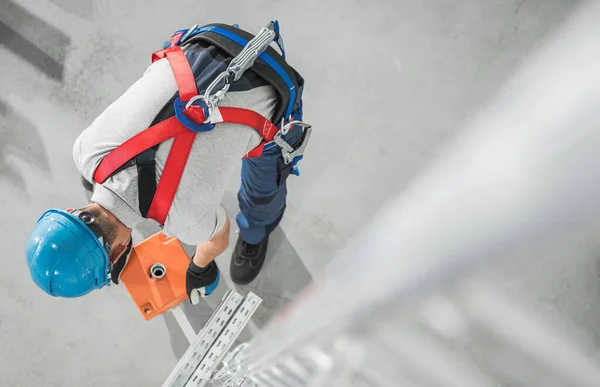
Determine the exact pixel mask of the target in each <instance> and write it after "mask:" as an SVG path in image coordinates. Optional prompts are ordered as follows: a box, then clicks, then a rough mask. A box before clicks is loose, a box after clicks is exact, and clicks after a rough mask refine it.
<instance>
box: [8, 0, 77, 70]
mask: <svg viewBox="0 0 600 387" xmlns="http://www.w3.org/2000/svg"><path fill="white" fill-rule="evenodd" d="M0 44H2V45H3V46H4V47H6V48H7V49H9V50H10V51H11V52H13V53H14V54H15V55H17V56H19V57H20V58H21V59H23V60H25V61H27V62H28V63H30V64H31V65H33V66H35V67H36V68H37V69H38V70H40V71H41V72H43V73H44V74H46V75H47V76H48V77H50V78H53V79H56V80H58V81H62V80H63V77H64V64H65V57H66V52H67V50H68V49H69V47H70V44H71V38H70V37H69V36H67V35H65V34H64V33H63V32H61V31H59V30H58V29H56V28H55V27H53V26H51V25H50V24H48V23H46V22H45V21H43V20H41V19H39V18H38V17H37V16H35V15H33V14H31V13H30V12H29V11H27V10H26V9H25V8H23V7H21V6H20V5H18V4H15V3H14V2H13V1H11V0H4V1H2V2H0Z"/></svg>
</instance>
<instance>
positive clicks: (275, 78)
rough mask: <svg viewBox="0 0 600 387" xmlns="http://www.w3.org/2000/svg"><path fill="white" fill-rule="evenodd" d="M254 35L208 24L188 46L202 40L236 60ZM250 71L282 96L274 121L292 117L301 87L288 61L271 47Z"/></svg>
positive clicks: (223, 25)
mask: <svg viewBox="0 0 600 387" xmlns="http://www.w3.org/2000/svg"><path fill="white" fill-rule="evenodd" d="M253 37H254V35H252V34H250V33H249V32H246V31H244V30H242V29H239V28H236V27H232V26H228V25H226V24H209V25H206V26H204V27H201V28H199V29H198V30H197V31H196V32H194V35H192V37H190V38H189V39H188V40H186V41H185V44H188V43H193V42H194V41H198V40H202V41H205V42H208V43H210V44H212V45H214V46H216V47H218V48H220V49H221V50H223V51H225V52H226V53H227V54H228V55H230V56H231V57H232V58H233V57H236V56H237V55H238V54H239V53H240V52H241V51H242V49H243V48H244V46H245V45H246V44H247V43H248V42H249V41H250V40H251V39H252V38H253ZM249 71H254V72H255V73H256V74H257V75H259V76H260V77H261V78H263V79H264V80H265V81H267V82H268V83H269V84H270V85H271V86H272V87H273V88H274V89H275V90H276V91H277V94H278V95H279V101H278V103H277V107H276V109H275V114H274V115H273V117H272V119H271V120H272V121H273V122H274V123H276V124H278V123H280V122H281V120H282V119H287V118H289V117H290V115H291V114H292V111H293V107H294V104H295V102H296V96H297V90H298V87H299V86H300V85H299V82H298V79H297V77H296V75H297V72H296V71H295V70H294V69H293V68H292V67H291V66H290V65H289V64H288V63H287V62H286V61H285V59H284V58H283V57H282V56H281V55H280V54H279V53H278V52H277V51H275V49H274V48H272V47H268V48H267V49H266V51H265V52H263V53H262V54H261V55H260V56H259V57H258V59H257V60H256V62H255V63H254V66H252V67H251V68H250V69H249Z"/></svg>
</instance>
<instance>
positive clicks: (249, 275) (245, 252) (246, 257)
mask: <svg viewBox="0 0 600 387" xmlns="http://www.w3.org/2000/svg"><path fill="white" fill-rule="evenodd" d="M268 245H269V237H266V238H265V239H264V240H263V241H262V242H260V243H259V244H257V245H251V244H249V243H246V242H244V241H243V240H242V237H241V236H238V240H237V242H236V244H235V250H234V251H233V255H232V257H231V265H230V267H229V272H230V274H231V279H232V280H233V282H235V283H236V284H239V285H246V284H249V283H250V282H252V281H254V279H255V278H256V276H257V275H258V273H259V272H260V269H261V268H262V265H263V263H265V257H266V256H267V246H268Z"/></svg>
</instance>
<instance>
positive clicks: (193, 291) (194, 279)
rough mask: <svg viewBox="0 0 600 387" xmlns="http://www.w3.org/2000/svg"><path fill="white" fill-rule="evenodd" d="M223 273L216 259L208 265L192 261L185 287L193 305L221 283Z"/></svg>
mask: <svg viewBox="0 0 600 387" xmlns="http://www.w3.org/2000/svg"><path fill="white" fill-rule="evenodd" d="M220 277H221V273H220V272H219V267H218V266H217V263H216V262H215V261H212V262H211V263H209V264H208V266H206V267H199V266H197V265H196V264H195V263H194V261H193V260H192V261H191V262H190V265H189V266H188V269H187V273H186V277H185V288H186V291H187V295H188V297H189V298H190V302H191V303H192V305H196V304H198V303H199V302H200V299H201V298H202V297H206V296H208V295H210V294H211V293H212V292H213V291H214V290H215V289H216V288H217V286H218V285H219V278H220Z"/></svg>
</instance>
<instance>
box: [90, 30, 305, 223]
mask: <svg viewBox="0 0 600 387" xmlns="http://www.w3.org/2000/svg"><path fill="white" fill-rule="evenodd" d="M199 41H204V42H208V43H209V44H211V45H213V46H215V47H217V48H219V49H221V50H223V51H224V52H225V53H227V54H228V55H229V56H230V57H232V58H233V59H232V60H231V63H230V64H229V66H228V67H227V70H225V71H224V72H222V73H221V74H220V75H218V76H217V77H216V78H215V79H214V81H213V82H212V83H211V84H210V85H209V86H208V87H207V89H206V91H205V92H204V94H203V95H199V93H198V89H197V85H196V79H195V77H194V74H193V71H192V69H191V67H190V64H189V62H188V59H187V57H186V55H185V53H184V49H187V48H188V47H191V46H192V45H193V44H194V43H197V42H199ZM273 41H276V42H277V44H278V45H279V47H280V48H281V51H282V54H281V55H280V54H279V53H277V51H276V50H274V49H273V48H272V47H270V44H271V43H272V42H273ZM163 58H167V60H168V61H169V64H170V67H171V70H172V71H173V75H174V76H175V81H176V83H177V88H178V91H179V96H178V97H177V98H176V99H175V101H174V111H175V115H174V116H173V117H170V118H168V119H166V120H164V121H162V122H160V123H158V124H156V125H153V126H151V127H149V128H148V129H146V130H144V131H142V132H140V133H138V134H137V135H135V136H134V137H132V138H130V139H129V140H127V141H125V142H124V143H122V144H121V145H120V146H118V147H117V148H115V149H114V150H113V151H112V152H110V153H109V154H108V155H106V156H105V157H104V158H103V160H102V161H101V162H100V165H99V166H98V168H97V169H96V171H95V173H94V181H96V182H97V183H100V184H102V183H104V182H105V181H106V180H107V179H108V178H109V177H110V176H112V175H113V174H115V173H117V172H119V171H120V170H122V169H123V168H124V167H128V166H131V165H132V164H135V165H137V169H138V188H139V189H138V192H139V209H140V213H141V214H142V216H143V217H145V218H150V219H154V220H155V221H156V222H158V223H159V224H161V225H162V224H164V223H165V220H166V218H167V214H168V213H169V209H170V208H171V204H172V203H173V199H174V198H175V194H176V192H177V188H178V186H179V182H180V180H181V176H182V174H183V171H184V169H185V165H186V163H187V160H188V157H189V154H190V151H191V149H192V145H193V143H194V139H195V137H196V135H197V134H198V133H201V132H207V131H211V130H213V129H214V128H215V126H216V125H217V124H219V123H231V124H241V125H246V126H249V127H251V128H254V129H255V130H256V131H257V132H258V133H259V134H260V135H261V137H262V141H261V143H260V144H259V145H258V146H257V147H256V148H254V149H253V150H251V151H250V152H248V153H247V154H246V155H245V156H244V158H255V157H259V156H260V155H261V154H262V152H263V150H264V149H268V148H270V147H272V146H279V147H280V148H281V152H282V157H283V161H284V163H285V164H291V167H292V168H293V170H294V171H296V163H297V162H298V161H299V160H300V159H301V158H302V154H303V151H304V148H305V147H306V145H307V143H308V139H309V137H310V134H311V126H310V125H308V124H305V123H303V122H302V89H303V86H304V80H303V79H302V77H301V76H300V74H298V72H296V71H295V70H294V69H293V68H292V67H290V66H289V65H288V64H287V63H286V61H285V51H284V48H283V42H282V39H281V36H280V35H279V25H278V23H277V21H274V22H271V23H269V25H267V26H266V27H264V28H263V29H262V30H261V31H260V32H259V33H258V34H257V35H256V36H253V35H251V34H249V33H247V32H245V31H243V30H241V29H239V28H238V27H237V26H235V25H234V26H228V25H224V24H211V25H207V26H204V27H198V26H197V25H195V26H193V27H192V28H190V29H187V30H180V31H177V32H175V33H174V34H173V36H172V38H171V41H170V42H167V43H165V47H164V48H163V49H162V50H159V51H157V52H155V53H153V54H152V62H155V61H157V60H159V59H163ZM247 70H251V71H254V72H255V73H256V74H257V75H258V76H260V77H261V78H263V79H264V80H265V81H266V82H268V83H269V84H270V85H271V86H272V87H273V88H274V89H275V90H276V91H277V93H278V97H279V99H278V104H277V107H276V109H275V114H274V115H273V117H272V118H271V119H270V120H269V119H267V118H265V117H263V116H262V115H260V114H259V113H257V112H255V111H252V110H248V109H242V108H233V107H221V106H218V104H219V102H220V101H221V100H222V99H223V97H224V95H225V93H226V92H227V91H228V90H229V88H230V86H231V84H232V83H233V82H236V81H237V80H239V79H240V77H241V76H242V75H243V74H244V72H245V71H247ZM221 85H222V86H221ZM219 86H221V89H219V90H218V91H217V92H215V93H213V91H214V90H215V89H217V87H219ZM294 128H298V129H297V130H302V136H301V138H300V140H299V142H298V143H297V144H294V145H293V146H292V145H290V144H288V143H287V142H286V141H285V140H283V138H282V136H283V135H285V134H287V132H288V131H289V130H292V129H294ZM171 138H173V139H174V140H173V144H172V146H171V150H170V151H169V155H168V157H167V161H166V163H165V167H164V169H163V172H162V176H161V178H160V180H159V181H158V185H157V184H156V168H155V156H156V150H157V148H158V145H159V144H160V143H162V142H164V141H166V140H169V139H171Z"/></svg>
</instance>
